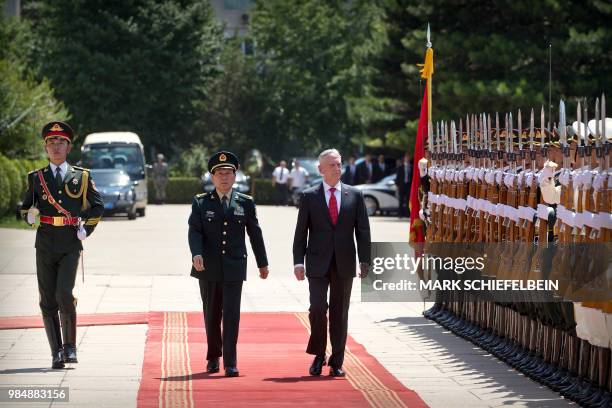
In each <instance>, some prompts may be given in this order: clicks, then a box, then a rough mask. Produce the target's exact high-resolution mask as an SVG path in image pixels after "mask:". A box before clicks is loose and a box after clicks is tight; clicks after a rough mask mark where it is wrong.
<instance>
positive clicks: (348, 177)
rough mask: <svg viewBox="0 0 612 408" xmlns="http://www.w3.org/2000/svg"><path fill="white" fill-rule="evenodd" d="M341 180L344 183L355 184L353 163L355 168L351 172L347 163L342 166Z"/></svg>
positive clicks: (355, 177)
mask: <svg viewBox="0 0 612 408" xmlns="http://www.w3.org/2000/svg"><path fill="white" fill-rule="evenodd" d="M341 180H342V182H343V183H344V184H348V185H349V186H353V185H355V184H357V166H356V165H355V169H354V170H353V172H352V173H351V166H350V165H349V164H347V165H346V166H344V174H342V179H341Z"/></svg>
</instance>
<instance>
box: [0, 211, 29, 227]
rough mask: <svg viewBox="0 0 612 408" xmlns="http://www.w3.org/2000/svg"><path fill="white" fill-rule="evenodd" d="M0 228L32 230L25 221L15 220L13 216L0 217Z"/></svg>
mask: <svg viewBox="0 0 612 408" xmlns="http://www.w3.org/2000/svg"><path fill="white" fill-rule="evenodd" d="M0 228H18V229H32V227H30V226H29V225H28V224H27V223H26V222H25V221H21V220H17V219H15V215H13V214H11V215H5V216H3V217H0Z"/></svg>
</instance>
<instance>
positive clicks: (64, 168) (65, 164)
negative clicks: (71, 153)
mask: <svg viewBox="0 0 612 408" xmlns="http://www.w3.org/2000/svg"><path fill="white" fill-rule="evenodd" d="M49 166H50V167H51V171H52V172H53V175H55V172H56V170H55V169H56V168H58V167H59V168H60V170H61V172H62V174H66V173H67V172H68V162H66V161H65V162H63V163H62V164H60V165H59V166H56V165H55V164H53V163H51V162H49Z"/></svg>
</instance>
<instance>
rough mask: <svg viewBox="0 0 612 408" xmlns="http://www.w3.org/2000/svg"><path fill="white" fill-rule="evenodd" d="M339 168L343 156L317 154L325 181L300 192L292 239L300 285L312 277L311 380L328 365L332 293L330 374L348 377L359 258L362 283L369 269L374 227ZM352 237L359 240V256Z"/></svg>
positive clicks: (327, 152)
mask: <svg viewBox="0 0 612 408" xmlns="http://www.w3.org/2000/svg"><path fill="white" fill-rule="evenodd" d="M341 169H342V162H341V158H340V153H338V151H337V150H336V149H329V150H325V151H324V152H322V153H321V154H320V155H319V172H320V173H321V174H322V175H323V182H322V183H321V184H319V185H317V186H315V187H311V188H309V189H307V190H305V191H304V192H303V193H302V198H301V200H300V209H299V213H298V219H297V224H296V227H295V237H294V239H293V262H294V273H295V276H296V278H297V279H298V280H304V277H305V276H306V277H308V288H309V291H310V309H309V312H310V313H309V319H310V329H311V334H310V340H309V341H308V347H307V349H306V352H307V353H308V354H312V355H314V356H315V358H314V361H313V363H312V365H311V367H310V374H311V375H321V371H322V369H323V366H324V365H325V364H326V363H325V349H326V347H327V308H328V302H327V290H328V288H329V336H330V340H331V346H332V353H331V356H330V357H329V361H328V365H329V366H330V370H329V374H330V375H331V376H335V377H343V376H344V375H345V373H344V371H343V370H342V364H343V362H344V349H345V346H346V336H347V325H348V310H349V303H350V298H351V289H352V286H353V278H354V277H355V271H356V267H357V265H356V263H355V256H356V255H357V256H358V258H359V267H360V273H359V276H360V277H361V278H363V277H365V276H366V275H367V273H368V267H369V265H370V247H371V241H370V223H369V220H368V213H367V211H366V206H365V203H364V200H363V196H362V194H361V192H360V191H359V190H357V189H355V188H353V187H350V186H347V185H346V184H343V183H341V182H340V174H341ZM353 237H355V238H356V240H357V251H356V250H355V245H354V239H353ZM304 257H306V268H305V269H304Z"/></svg>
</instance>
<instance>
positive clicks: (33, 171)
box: [28, 166, 47, 176]
mask: <svg viewBox="0 0 612 408" xmlns="http://www.w3.org/2000/svg"><path fill="white" fill-rule="evenodd" d="M45 167H47V166H45ZM45 167H41V168H40V169H36V170H32V171H31V172H29V173H28V176H29V175H30V174H34V173H37V172H39V171H44V170H45Z"/></svg>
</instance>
